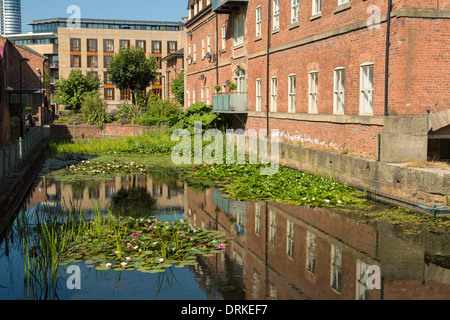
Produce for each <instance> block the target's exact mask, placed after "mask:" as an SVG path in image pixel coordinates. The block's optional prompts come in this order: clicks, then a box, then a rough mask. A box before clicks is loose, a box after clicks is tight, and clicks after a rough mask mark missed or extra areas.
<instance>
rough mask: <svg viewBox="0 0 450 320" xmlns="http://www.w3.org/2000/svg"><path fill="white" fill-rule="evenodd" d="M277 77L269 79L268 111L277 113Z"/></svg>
mask: <svg viewBox="0 0 450 320" xmlns="http://www.w3.org/2000/svg"><path fill="white" fill-rule="evenodd" d="M277 90H278V84H277V77H272V78H271V79H270V111H271V112H277Z"/></svg>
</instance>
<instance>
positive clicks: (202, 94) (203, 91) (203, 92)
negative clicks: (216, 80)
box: [200, 86, 205, 102]
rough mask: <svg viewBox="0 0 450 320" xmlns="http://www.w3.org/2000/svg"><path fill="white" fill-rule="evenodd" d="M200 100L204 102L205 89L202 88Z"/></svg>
mask: <svg viewBox="0 0 450 320" xmlns="http://www.w3.org/2000/svg"><path fill="white" fill-rule="evenodd" d="M200 99H201V101H202V102H205V87H204V86H202V87H201V90H200Z"/></svg>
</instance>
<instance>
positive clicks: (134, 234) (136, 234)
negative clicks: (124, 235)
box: [131, 233, 139, 238]
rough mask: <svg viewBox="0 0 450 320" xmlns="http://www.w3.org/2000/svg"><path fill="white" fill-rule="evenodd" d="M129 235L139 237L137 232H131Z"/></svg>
mask: <svg viewBox="0 0 450 320" xmlns="http://www.w3.org/2000/svg"><path fill="white" fill-rule="evenodd" d="M131 236H132V237H135V238H137V237H139V233H133V234H132V235H131Z"/></svg>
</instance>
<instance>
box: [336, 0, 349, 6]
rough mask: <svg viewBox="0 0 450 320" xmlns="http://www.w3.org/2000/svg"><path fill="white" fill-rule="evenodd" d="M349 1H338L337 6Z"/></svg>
mask: <svg viewBox="0 0 450 320" xmlns="http://www.w3.org/2000/svg"><path fill="white" fill-rule="evenodd" d="M349 1H350V0H338V6H339V5H341V4H344V3H347V2H349Z"/></svg>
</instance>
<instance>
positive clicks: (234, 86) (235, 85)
mask: <svg viewBox="0 0 450 320" xmlns="http://www.w3.org/2000/svg"><path fill="white" fill-rule="evenodd" d="M236 89H237V84H236V83H234V82H232V83H230V90H231V91H233V90H236Z"/></svg>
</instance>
